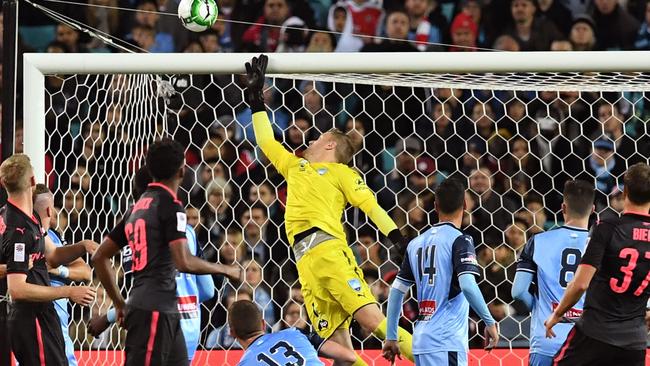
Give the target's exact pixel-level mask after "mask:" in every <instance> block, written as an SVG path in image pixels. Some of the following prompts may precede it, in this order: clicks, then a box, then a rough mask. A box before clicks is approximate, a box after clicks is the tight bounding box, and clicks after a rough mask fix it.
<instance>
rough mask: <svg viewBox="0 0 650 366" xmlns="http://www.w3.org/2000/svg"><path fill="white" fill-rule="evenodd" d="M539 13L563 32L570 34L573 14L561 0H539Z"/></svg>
mask: <svg viewBox="0 0 650 366" xmlns="http://www.w3.org/2000/svg"><path fill="white" fill-rule="evenodd" d="M537 15H538V16H539V17H540V18H541V19H545V20H548V21H551V22H553V24H555V25H556V26H557V28H558V30H559V31H560V32H562V34H569V29H570V28H571V19H572V18H573V16H572V15H571V12H570V11H569V9H567V8H566V6H564V4H563V3H562V1H561V0H538V1H537Z"/></svg>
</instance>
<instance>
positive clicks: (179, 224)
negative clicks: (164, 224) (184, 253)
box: [176, 212, 187, 233]
mask: <svg viewBox="0 0 650 366" xmlns="http://www.w3.org/2000/svg"><path fill="white" fill-rule="evenodd" d="M186 229H187V215H185V212H176V230H177V231H180V232H183V233H184V232H185V230H186Z"/></svg>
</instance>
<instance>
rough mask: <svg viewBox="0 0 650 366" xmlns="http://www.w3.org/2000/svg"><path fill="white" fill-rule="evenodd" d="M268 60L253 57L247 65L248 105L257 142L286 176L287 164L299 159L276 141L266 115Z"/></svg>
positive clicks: (262, 56)
mask: <svg viewBox="0 0 650 366" xmlns="http://www.w3.org/2000/svg"><path fill="white" fill-rule="evenodd" d="M268 60H269V59H268V57H267V56H265V55H261V56H260V57H259V58H258V57H253V59H252V60H251V62H247V63H246V74H247V76H248V80H247V86H246V94H247V95H248V103H249V104H250V107H251V110H252V112H253V130H254V131H255V141H257V144H258V145H259V147H260V149H262V152H263V153H264V155H266V157H267V158H268V159H269V161H270V162H271V164H273V166H275V167H276V169H278V171H279V172H280V174H282V175H286V171H287V164H288V163H289V162H290V161H291V159H297V158H296V157H295V156H294V155H293V154H291V153H290V152H289V151H287V150H286V149H285V148H284V147H282V144H280V143H279V142H278V141H276V140H275V136H274V135H273V127H272V126H271V121H270V120H269V117H268V115H267V114H266V106H265V105H264V76H265V73H266V65H267V64H268Z"/></svg>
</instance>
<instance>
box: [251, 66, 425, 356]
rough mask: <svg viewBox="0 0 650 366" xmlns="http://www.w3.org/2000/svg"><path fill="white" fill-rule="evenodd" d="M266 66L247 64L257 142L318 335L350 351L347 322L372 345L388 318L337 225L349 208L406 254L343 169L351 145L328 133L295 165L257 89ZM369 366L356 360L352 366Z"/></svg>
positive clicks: (406, 346) (405, 343) (386, 220)
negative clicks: (280, 184) (283, 194)
mask: <svg viewBox="0 0 650 366" xmlns="http://www.w3.org/2000/svg"><path fill="white" fill-rule="evenodd" d="M267 63H268V58H267V57H266V56H264V55H262V56H260V57H259V58H253V60H252V62H250V63H248V62H247V63H246V72H247V74H248V82H247V94H248V98H249V103H250V107H251V109H252V111H253V128H254V131H255V139H256V141H257V144H258V145H259V147H260V148H261V149H262V151H263V152H264V154H265V155H266V157H267V158H268V159H269V161H271V163H272V164H273V166H275V168H276V169H277V170H278V172H280V174H282V176H283V177H284V178H285V179H286V180H287V186H288V193H287V205H286V213H285V225H286V231H287V237H288V238H289V244H291V245H292V246H293V252H294V254H295V257H296V262H297V267H298V275H299V278H300V283H301V284H302V293H303V296H304V298H305V306H306V309H307V313H308V314H309V318H310V320H311V322H312V325H313V326H314V329H315V330H316V331H317V333H318V334H319V335H320V336H321V337H322V338H325V339H331V340H333V341H334V342H337V343H339V344H341V345H343V346H345V347H348V348H350V349H352V348H353V347H352V340H351V338H350V330H349V328H350V322H351V320H352V318H353V317H354V319H355V320H356V321H357V322H359V324H360V325H361V326H362V327H364V328H365V329H367V330H368V331H371V332H373V333H374V334H375V335H376V336H377V337H379V338H381V339H384V338H385V336H386V317H385V316H384V315H383V314H382V312H381V310H380V308H379V306H378V305H377V302H376V300H375V298H374V296H373V295H372V293H371V292H370V288H369V287H368V284H367V283H366V282H365V281H364V279H363V274H362V272H361V269H360V268H359V267H358V266H357V264H356V261H355V258H354V255H353V253H352V251H351V250H350V248H349V247H348V244H347V239H346V237H345V232H344V230H343V224H342V223H341V217H342V215H343V210H344V209H345V206H346V205H347V204H348V203H350V204H352V205H353V206H355V207H358V208H360V209H361V210H362V211H363V212H364V213H365V214H366V215H368V217H369V218H370V219H371V220H372V221H373V222H374V223H375V224H376V225H377V227H378V228H379V230H381V232H382V233H383V234H384V235H387V236H388V238H389V239H390V240H391V242H392V243H393V244H398V245H402V246H403V247H406V244H407V243H406V240H405V238H404V237H403V236H402V234H401V233H400V231H399V230H398V229H397V226H396V225H395V223H394V222H393V220H391V218H390V217H388V214H386V211H384V210H383V209H382V208H381V207H380V206H379V205H378V204H377V200H376V199H375V196H374V194H373V192H372V191H371V190H370V189H369V188H368V186H366V184H365V183H364V181H363V179H362V178H361V177H360V176H359V174H358V173H356V172H355V171H354V170H353V169H352V168H350V167H348V166H347V163H348V162H349V161H350V159H351V158H352V155H353V154H354V148H353V147H352V142H351V141H350V139H349V137H348V136H347V135H345V134H343V133H342V132H341V131H339V130H336V129H333V130H330V131H328V132H326V133H324V134H322V135H321V136H320V137H319V138H318V139H317V140H316V141H311V142H310V143H309V147H308V148H307V149H306V150H305V152H304V158H299V157H297V156H295V155H293V154H291V153H290V152H288V151H287V150H285V149H284V148H283V147H282V145H281V144H280V143H279V142H278V141H276V140H275V138H274V136H273V129H272V127H271V122H270V121H269V119H268V116H267V114H266V107H265V105H264V97H263V92H262V89H263V87H264V75H265V72H266V65H267ZM398 333H399V348H400V352H401V354H402V355H404V356H406V357H407V358H408V359H410V360H413V355H412V352H411V335H410V334H409V333H408V332H406V331H405V330H403V329H401V328H400V329H399V331H398ZM360 365H366V363H365V362H364V361H363V360H362V359H361V358H360V357H359V356H357V360H356V362H355V363H354V366H360Z"/></svg>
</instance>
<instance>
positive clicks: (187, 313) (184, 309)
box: [177, 295, 199, 319]
mask: <svg viewBox="0 0 650 366" xmlns="http://www.w3.org/2000/svg"><path fill="white" fill-rule="evenodd" d="M177 299H178V312H179V313H181V317H182V318H183V319H188V318H196V317H198V310H199V307H198V303H199V299H198V297H197V296H196V295H189V296H178V297H177Z"/></svg>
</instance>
